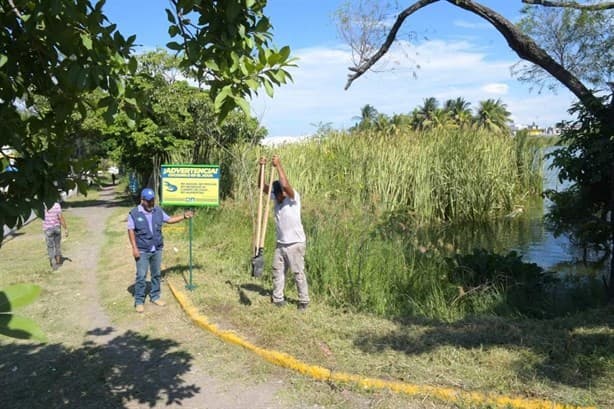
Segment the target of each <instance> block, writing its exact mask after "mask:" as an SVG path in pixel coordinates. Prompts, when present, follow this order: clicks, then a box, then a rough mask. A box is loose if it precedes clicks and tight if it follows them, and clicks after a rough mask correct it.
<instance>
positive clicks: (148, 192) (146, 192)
mask: <svg viewBox="0 0 614 409" xmlns="http://www.w3.org/2000/svg"><path fill="white" fill-rule="evenodd" d="M154 197H156V195H155V194H154V191H153V189H150V188H148V187H146V188H145V189H143V191H142V192H141V199H145V200H153V198H154Z"/></svg>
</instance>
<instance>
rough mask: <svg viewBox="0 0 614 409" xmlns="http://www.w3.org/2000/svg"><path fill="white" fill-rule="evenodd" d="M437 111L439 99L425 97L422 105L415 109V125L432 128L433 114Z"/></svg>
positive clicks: (434, 122)
mask: <svg viewBox="0 0 614 409" xmlns="http://www.w3.org/2000/svg"><path fill="white" fill-rule="evenodd" d="M438 111H439V101H437V98H435V97H428V98H425V99H424V101H423V103H422V106H420V107H417V110H416V111H415V114H416V115H415V120H416V123H415V127H416V128H418V129H428V128H434V127H435V125H436V121H435V116H436V114H437V112H438Z"/></svg>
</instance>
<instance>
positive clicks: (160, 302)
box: [151, 298, 166, 307]
mask: <svg viewBox="0 0 614 409" xmlns="http://www.w3.org/2000/svg"><path fill="white" fill-rule="evenodd" d="M151 302H152V304H156V305H157V306H158V307H164V306H165V305H166V301H164V300H161V299H159V298H158V299H157V300H152V301H151Z"/></svg>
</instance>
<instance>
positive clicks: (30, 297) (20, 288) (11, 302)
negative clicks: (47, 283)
mask: <svg viewBox="0 0 614 409" xmlns="http://www.w3.org/2000/svg"><path fill="white" fill-rule="evenodd" d="M40 292H41V288H40V287H39V286H37V285H34V284H15V285H12V286H9V287H7V288H5V289H4V290H0V312H10V311H14V310H15V308H19V307H23V306H24V305H28V304H30V303H32V302H33V301H34V300H36V298H37V297H38V295H39V294H40Z"/></svg>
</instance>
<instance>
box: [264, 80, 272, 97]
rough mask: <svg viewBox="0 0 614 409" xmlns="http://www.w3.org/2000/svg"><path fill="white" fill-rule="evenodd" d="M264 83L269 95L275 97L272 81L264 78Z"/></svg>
mask: <svg viewBox="0 0 614 409" xmlns="http://www.w3.org/2000/svg"><path fill="white" fill-rule="evenodd" d="M262 83H263V85H264V90H265V91H266V93H267V95H268V96H269V97H271V98H273V85H272V84H271V81H269V80H267V79H266V78H265V79H263V81H262Z"/></svg>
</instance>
